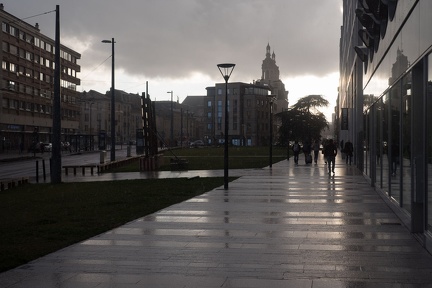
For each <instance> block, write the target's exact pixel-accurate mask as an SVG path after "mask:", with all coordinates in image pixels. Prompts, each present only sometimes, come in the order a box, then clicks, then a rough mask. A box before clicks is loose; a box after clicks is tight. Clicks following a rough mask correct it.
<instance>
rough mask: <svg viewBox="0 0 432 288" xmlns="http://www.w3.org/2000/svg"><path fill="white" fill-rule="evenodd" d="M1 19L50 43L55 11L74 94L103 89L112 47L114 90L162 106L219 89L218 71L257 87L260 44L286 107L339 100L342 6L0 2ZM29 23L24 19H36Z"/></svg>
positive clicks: (308, 2) (289, 0)
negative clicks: (269, 56) (69, 54)
mask: <svg viewBox="0 0 432 288" xmlns="http://www.w3.org/2000/svg"><path fill="white" fill-rule="evenodd" d="M0 2H2V3H3V4H4V9H5V11H7V12H9V13H11V14H13V15H15V16H17V17H18V18H21V19H25V21H26V22H28V23H30V24H32V25H34V24H35V23H39V27H40V29H41V32H42V33H43V34H46V35H48V36H50V37H51V38H54V27H55V13H48V14H43V13H45V12H49V11H53V10H55V7H56V5H57V4H58V5H60V25H61V42H62V44H63V45H66V46H69V47H70V48H72V49H74V50H75V51H77V52H79V53H80V54H81V59H80V60H79V62H78V63H79V64H80V65H81V73H80V74H79V77H80V78H81V86H80V87H79V90H80V91H84V90H86V91H88V90H90V89H93V90H96V91H99V92H101V93H105V91H107V90H109V89H110V86H111V58H109V57H110V55H111V46H110V44H104V43H101V40H104V39H109V40H110V39H111V38H115V42H116V44H115V65H116V69H115V73H116V83H115V85H116V89H120V90H124V91H126V92H128V93H140V94H141V92H144V91H145V83H146V81H148V85H149V94H150V96H151V98H152V99H153V100H154V99H156V100H168V99H170V97H171V96H170V94H168V93H167V91H171V90H172V91H173V94H174V97H175V100H176V99H177V97H178V98H179V99H180V102H181V101H183V99H184V98H185V97H186V96H190V95H205V94H206V90H205V88H206V87H208V86H214V84H215V83H222V82H224V80H223V78H222V76H221V75H220V73H219V70H218V69H217V67H216V65H217V64H219V63H227V62H230V63H235V64H236V67H235V69H234V71H233V74H232V75H231V78H230V80H229V81H230V82H245V83H251V82H252V81H253V80H256V79H259V78H261V64H262V61H263V60H264V58H265V52H266V46H267V43H269V44H270V46H271V49H272V52H273V51H274V52H275V54H276V64H277V65H278V66H279V70H280V75H281V80H282V81H283V82H284V83H285V87H286V89H287V90H288V91H289V94H288V98H289V103H290V105H292V104H294V103H295V102H296V100H297V99H298V98H300V97H303V96H306V95H310V94H320V95H323V96H324V97H325V98H326V99H327V100H329V102H330V104H331V106H330V107H329V108H328V109H327V110H325V111H324V110H323V112H325V114H326V116H327V117H328V120H330V118H329V117H330V115H331V111H332V109H333V107H334V106H335V101H336V97H337V87H338V78H339V71H338V67H339V58H338V57H339V38H340V26H341V25H342V11H341V6H342V0H123V1H114V0H74V1H71V0H37V1H35V0H3V1H1V0H0ZM39 14H42V15H40V16H37V17H32V18H28V17H31V16H34V15H39Z"/></svg>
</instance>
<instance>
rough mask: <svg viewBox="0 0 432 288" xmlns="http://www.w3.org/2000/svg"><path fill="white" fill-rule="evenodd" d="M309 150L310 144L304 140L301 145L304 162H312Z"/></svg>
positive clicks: (310, 149) (310, 148)
mask: <svg viewBox="0 0 432 288" xmlns="http://www.w3.org/2000/svg"><path fill="white" fill-rule="evenodd" d="M311 151H312V146H311V144H310V142H309V141H306V142H305V144H304V145H303V153H304V155H305V164H309V163H312V155H311Z"/></svg>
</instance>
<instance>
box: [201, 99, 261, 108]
mask: <svg viewBox="0 0 432 288" xmlns="http://www.w3.org/2000/svg"><path fill="white" fill-rule="evenodd" d="M229 102H230V101H229V100H228V109H229ZM212 103H213V101H212V100H208V101H207V107H208V108H210V107H212ZM269 103H270V101H268V100H260V99H256V106H262V107H264V106H266V105H268V104H269ZM217 104H218V106H220V105H222V101H220V100H219V101H218V103H217ZM234 105H237V100H234ZM246 106H247V107H251V106H252V100H251V99H247V100H246Z"/></svg>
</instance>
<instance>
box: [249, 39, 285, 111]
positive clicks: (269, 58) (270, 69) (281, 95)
mask: <svg viewBox="0 0 432 288" xmlns="http://www.w3.org/2000/svg"><path fill="white" fill-rule="evenodd" d="M261 70H262V75H261V79H259V80H257V81H256V84H257V85H268V87H269V88H270V91H271V94H272V95H275V97H276V103H277V107H278V110H277V111H275V113H278V112H282V111H284V110H287V109H288V91H286V90H285V84H284V83H283V82H282V80H281V79H280V72H279V66H277V65H276V54H275V52H274V51H273V53H272V54H270V44H267V47H266V57H265V59H264V60H263V62H262V65H261Z"/></svg>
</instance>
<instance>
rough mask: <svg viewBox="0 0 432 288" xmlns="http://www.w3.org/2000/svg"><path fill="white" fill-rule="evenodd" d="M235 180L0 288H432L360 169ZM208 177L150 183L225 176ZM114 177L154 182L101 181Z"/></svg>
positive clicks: (6, 276)
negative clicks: (225, 186) (114, 179)
mask: <svg viewBox="0 0 432 288" xmlns="http://www.w3.org/2000/svg"><path fill="white" fill-rule="evenodd" d="M230 172H232V173H230V176H242V177H241V178H239V179H237V180H236V181H234V182H231V183H230V185H229V190H227V191H225V190H223V189H221V188H217V189H215V190H213V191H210V192H208V193H205V194H203V195H200V196H198V197H195V198H193V199H190V200H188V201H185V202H183V203H179V204H176V205H173V206H171V207H168V208H166V209H163V210H161V211H159V212H157V213H154V214H152V215H148V216H145V217H142V218H140V219H137V220H136V221H132V222H130V223H128V224H126V225H124V226H121V227H118V228H116V229H113V230H111V231H108V232H106V233H103V234H101V235H98V236H96V237H93V238H91V239H87V240H85V241H83V242H81V243H79V244H76V245H72V246H70V247H68V248H66V249H63V250H60V251H58V252H56V253H53V254H50V255H47V256H45V257H42V258H40V259H38V260H36V261H33V262H31V263H29V264H28V265H25V266H22V267H20V268H18V269H14V270H11V271H8V272H6V273H2V274H0V286H1V287H14V288H17V287H77V288H80V287H184V288H190V287H210V288H214V287H225V288H228V287H238V288H240V287H241V288H245V287H308V288H311V287H312V288H317V287H320V288H324V287H331V288H335V287H430V286H427V285H430V283H431V279H432V257H431V255H429V254H428V253H427V252H426V250H425V249H424V248H423V247H421V245H420V244H419V243H418V242H417V241H416V240H415V239H414V238H413V236H412V235H410V233H409V231H408V230H407V229H406V228H405V226H403V225H401V221H400V220H399V218H397V216H396V215H395V214H394V213H393V211H392V210H391V209H390V208H389V207H388V206H387V205H386V204H385V203H384V202H383V200H382V199H381V197H380V196H379V195H378V194H377V193H376V192H375V191H374V190H373V189H372V188H371V187H370V186H369V185H368V183H367V182H366V181H365V179H364V178H363V176H362V175H361V173H360V172H359V171H357V170H356V169H355V168H353V167H352V166H350V167H346V166H345V165H340V164H339V165H337V166H336V174H335V175H334V176H333V175H331V176H329V175H328V174H327V173H326V171H325V169H324V167H323V165H308V166H305V165H303V166H302V165H299V166H294V165H293V164H292V163H290V162H288V161H282V162H280V163H277V164H274V165H273V169H272V170H270V169H261V170H259V169H251V170H242V171H234V170H233V171H231V170H230ZM199 173H200V172H199V171H198V172H196V171H195V172H194V171H186V172H184V173H180V174H175V173H174V172H167V173H166V175H163V174H162V173H159V174H158V175H155V174H154V173H153V174H152V175H153V176H155V177H161V178H163V177H168V174H170V175H171V176H173V177H194V176H197V175H199V176H202V177H204V175H211V176H223V174H221V175H219V174H218V173H220V172H218V171H214V172H206V173H205V174H204V173H203V174H199ZM236 173H238V174H239V175H236ZM240 174H241V175H240ZM109 177H111V178H117V179H124V178H127V177H136V178H145V177H151V175H145V174H142V173H138V174H135V175H132V174H130V173H126V174H121V175H108V176H101V177H93V178H97V179H98V180H101V179H102V178H103V179H105V180H106V179H108V178H109ZM89 178H90V177H87V178H86V179H89ZM87 181H89V180H87ZM101 181H103V180H101Z"/></svg>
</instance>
